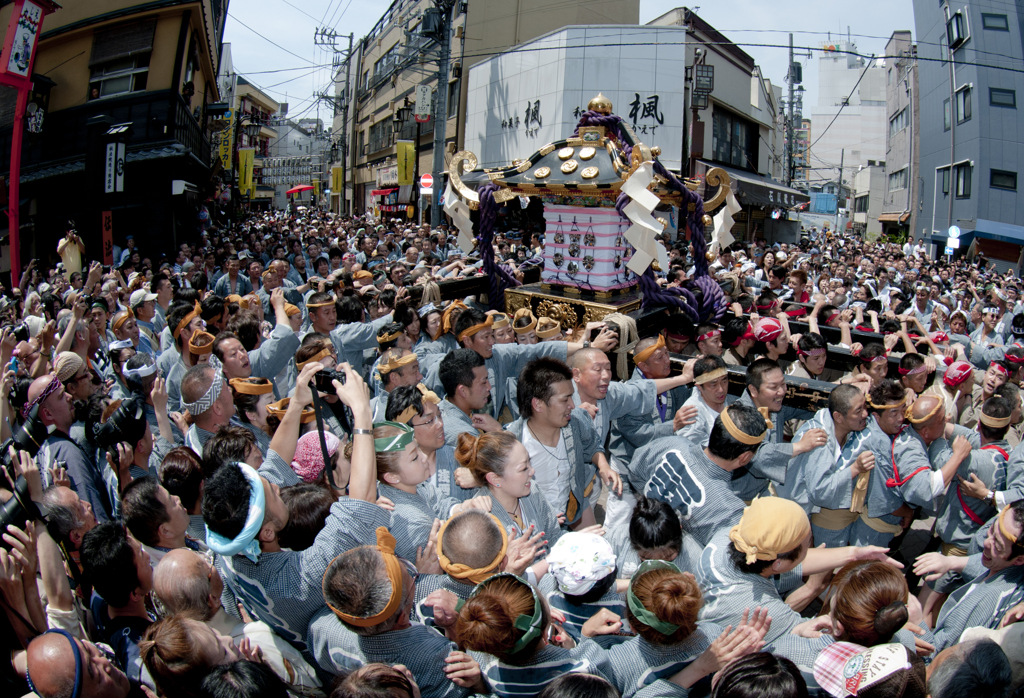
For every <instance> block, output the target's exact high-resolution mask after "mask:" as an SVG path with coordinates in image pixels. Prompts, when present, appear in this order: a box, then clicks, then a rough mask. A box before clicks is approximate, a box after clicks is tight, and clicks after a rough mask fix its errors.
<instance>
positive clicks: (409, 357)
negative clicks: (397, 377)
mask: <svg viewBox="0 0 1024 698" xmlns="http://www.w3.org/2000/svg"><path fill="white" fill-rule="evenodd" d="M418 358H419V357H418V356H416V355H415V354H413V353H411V352H410V353H408V354H406V355H405V356H403V357H402V358H400V359H392V360H391V361H389V362H387V363H386V364H377V372H378V373H380V374H381V375H382V376H386V375H387V374H389V373H391V372H392V371H395V370H397V369H400V368H402V367H403V366H408V365H409V364H411V363H412V362H413V361H416V360H417V359H418Z"/></svg>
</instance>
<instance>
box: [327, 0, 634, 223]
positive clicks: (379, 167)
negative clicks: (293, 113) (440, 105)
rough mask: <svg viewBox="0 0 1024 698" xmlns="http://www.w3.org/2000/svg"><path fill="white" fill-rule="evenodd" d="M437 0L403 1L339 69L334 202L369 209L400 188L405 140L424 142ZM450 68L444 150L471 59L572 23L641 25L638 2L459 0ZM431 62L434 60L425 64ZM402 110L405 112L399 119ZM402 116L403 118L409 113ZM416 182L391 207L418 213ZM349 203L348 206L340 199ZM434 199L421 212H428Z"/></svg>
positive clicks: (429, 161)
mask: <svg viewBox="0 0 1024 698" xmlns="http://www.w3.org/2000/svg"><path fill="white" fill-rule="evenodd" d="M433 8H434V3H433V2H431V0H395V2H393V3H392V4H391V6H390V7H389V8H388V10H387V11H386V12H385V13H384V15H383V16H382V17H381V18H380V20H379V21H378V22H377V24H376V25H375V26H374V27H373V29H371V30H370V32H369V33H368V34H367V35H366V36H365V37H363V38H362V39H360V40H358V41H356V42H355V43H354V44H353V51H352V55H351V56H350V57H349V59H348V61H347V62H345V63H342V64H341V65H340V67H339V69H338V71H337V72H336V82H335V97H336V110H335V112H336V113H335V119H334V126H333V133H334V135H333V139H334V141H335V142H336V143H344V144H345V146H346V148H347V155H346V156H344V160H342V157H343V155H342V153H343V152H344V151H345V149H346V148H342V147H339V148H338V152H339V156H338V158H339V160H338V161H336V162H334V163H332V165H333V166H334V167H344V182H345V185H344V192H341V191H338V192H332V209H333V210H335V211H341V210H344V211H348V212H356V213H361V212H364V211H366V210H368V209H369V210H372V209H373V208H374V207H375V206H379V205H381V204H382V203H383V202H384V201H385V199H384V198H383V197H381V196H379V195H378V196H375V195H374V194H373V193H372V192H374V191H385V190H389V189H396V188H397V187H396V186H395V185H394V181H395V177H396V175H397V162H396V147H395V141H397V140H412V141H417V137H416V134H417V125H416V122H415V121H414V119H413V117H412V111H411V109H410V110H409V111H407V112H400V111H399V110H402V109H403V107H404V106H406V104H407V102H408V104H410V105H411V104H412V103H413V102H414V100H415V88H416V86H417V85H421V84H422V85H429V86H430V87H431V89H432V90H436V87H437V77H436V71H437V68H436V65H437V64H436V62H430V60H429V59H431V58H433V57H435V56H436V54H437V51H436V48H437V43H436V42H435V41H433V40H432V39H431V38H429V37H428V36H425V35H424V33H425V32H426V33H427V34H429V33H430V30H431V27H432V23H434V22H435V21H436V17H435V16H433V13H432V10H433ZM452 15H453V19H452V39H451V64H450V65H451V68H450V70H449V73H448V75H447V76H445V78H444V79H443V82H444V83H445V87H444V89H445V90H446V91H447V92H446V94H447V97H448V123H447V124H446V125H445V141H446V148H447V150H449V151H453V150H454V149H460V148H461V146H462V144H463V143H464V140H465V121H466V118H465V116H466V107H467V101H466V99H467V98H466V90H465V89H463V82H464V76H465V75H467V74H468V73H467V72H466V71H467V70H468V69H469V67H470V66H472V65H474V64H476V63H478V62H480V61H482V60H485V59H487V58H489V57H491V56H493V55H495V54H497V53H500V52H503V51H508V50H509V49H510V48H512V47H514V46H518V45H520V44H522V43H524V42H527V41H531V40H533V39H535V38H537V37H539V36H541V35H543V34H546V33H548V32H551V31H553V30H556V29H559V28H561V27H563V26H566V25H572V24H634V25H635V24H637V23H638V22H639V17H640V3H639V0H559V2H555V3H551V2H548V1H546V0H515V2H514V3H511V2H504V1H502V0H473V2H471V3H467V2H456V3H455V8H454V9H453V11H452ZM424 60H427V62H425V63H424V62H423V61H424ZM396 114H397V115H398V117H399V119H400V120H398V121H396ZM403 116H404V118H402V117H403ZM433 143H434V123H433V119H431V120H430V122H428V123H424V124H421V125H420V127H419V138H418V141H417V151H418V154H419V157H418V158H417V168H416V172H417V175H421V174H423V173H426V172H430V171H431V167H432V165H433ZM418 189H419V187H418V185H416V186H412V187H406V188H404V189H399V191H396V192H392V193H391V194H390V197H391V198H390V199H387V200H388V201H394V200H395V199H398V201H397V202H396V203H394V204H393V209H394V210H393V211H390V212H387V215H391V216H398V215H410V214H412V215H413V216H417V217H418V215H419V213H420V212H419V211H418V210H417V205H418V203H419V192H418ZM343 198H344V201H345V202H346V203H345V204H344V205H342V199H343ZM427 210H428V209H426V207H424V211H423V215H424V217H426V215H427V214H426V211H427Z"/></svg>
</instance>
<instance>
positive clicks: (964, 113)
mask: <svg viewBox="0 0 1024 698" xmlns="http://www.w3.org/2000/svg"><path fill="white" fill-rule="evenodd" d="M970 120H971V88H970V87H965V88H963V89H961V90H960V91H959V92H957V93H956V122H957V123H958V124H962V123H963V122H965V121H970Z"/></svg>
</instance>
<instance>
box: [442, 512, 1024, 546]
mask: <svg viewBox="0 0 1024 698" xmlns="http://www.w3.org/2000/svg"><path fill="white" fill-rule="evenodd" d="M1011 506H1012V505H1010V504H1007V505H1006V506H1005V507H1003V510H1002V511H1001V512H999V532H1000V533H1002V534H1003V535H1004V536H1006V540H1008V541H1010V542H1011V543H1013V544H1014V545H1016V543H1017V536H1015V535H1013V534H1012V533H1010V532H1009V531H1007V530H1006V524H1004V523H1003V519H1004V518H1005V517H1006V512H1007V510H1009V508H1010V507H1011ZM441 530H444V529H443V528H442V529H441ZM438 535H439V536H440V534H438Z"/></svg>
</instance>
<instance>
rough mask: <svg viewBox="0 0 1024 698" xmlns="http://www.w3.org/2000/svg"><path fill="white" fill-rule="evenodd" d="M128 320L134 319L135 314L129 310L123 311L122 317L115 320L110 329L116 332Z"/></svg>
mask: <svg viewBox="0 0 1024 698" xmlns="http://www.w3.org/2000/svg"><path fill="white" fill-rule="evenodd" d="M128 318H132V319H133V320H134V319H135V313H133V312H132V311H131V309H130V308H129V309H128V310H125V311H124V315H122V316H121V318H120V319H118V320H115V321H114V322H112V323H111V324H110V329H112V330H115V331H116V330H118V329H119V328H120V327H121V325H123V324H124V323H126V322H127V321H128Z"/></svg>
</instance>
